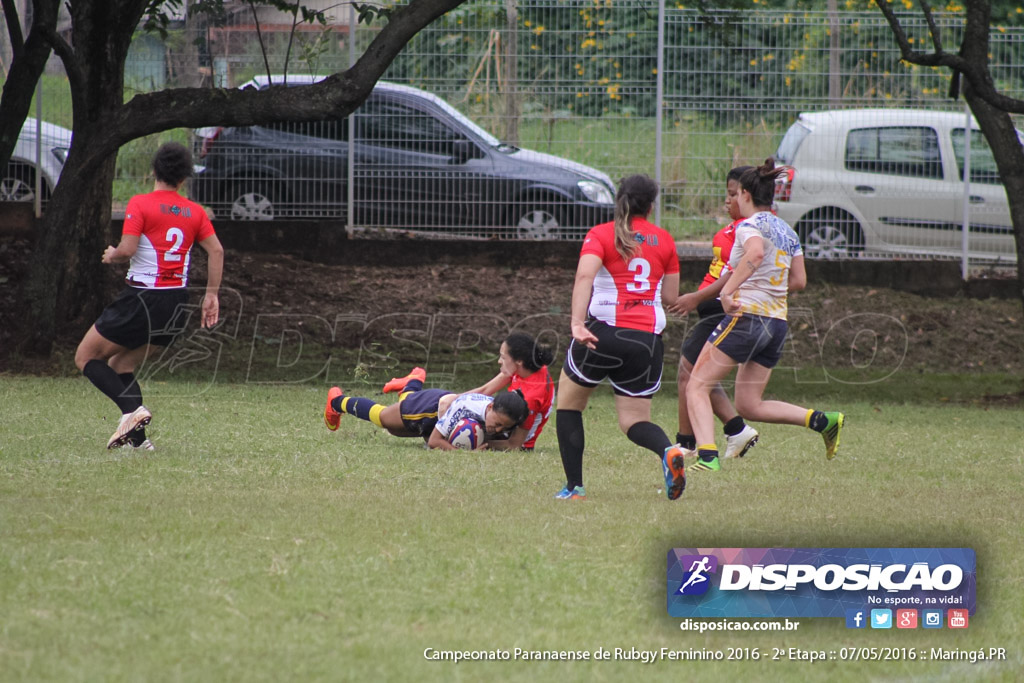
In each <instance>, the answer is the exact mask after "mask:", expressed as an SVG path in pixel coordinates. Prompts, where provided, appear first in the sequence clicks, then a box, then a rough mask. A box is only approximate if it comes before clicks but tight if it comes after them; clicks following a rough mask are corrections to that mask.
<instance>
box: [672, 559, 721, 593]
mask: <svg viewBox="0 0 1024 683" xmlns="http://www.w3.org/2000/svg"><path fill="white" fill-rule="evenodd" d="M679 565H680V567H689V569H687V571H686V574H685V575H684V576H683V584H682V585H681V586H679V590H678V591H677V594H678V595H703V594H704V593H707V592H708V588H710V587H711V579H710V577H709V576H708V575H709V574H714V573H715V572H716V571H718V558H717V557H715V556H714V555H684V556H683V557H680V558H679Z"/></svg>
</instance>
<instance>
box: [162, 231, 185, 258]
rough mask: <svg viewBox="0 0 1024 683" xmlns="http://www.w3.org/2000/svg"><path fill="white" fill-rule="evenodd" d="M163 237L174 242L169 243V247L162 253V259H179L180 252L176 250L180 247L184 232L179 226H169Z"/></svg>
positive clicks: (183, 239)
mask: <svg viewBox="0 0 1024 683" xmlns="http://www.w3.org/2000/svg"><path fill="white" fill-rule="evenodd" d="M164 239H166V240H167V241H168V242H173V243H174V244H172V245H171V248H170V249H168V250H167V251H166V252H165V253H164V260H165V261H180V260H181V254H180V253H179V251H178V250H179V249H181V245H182V243H183V242H184V241H185V233H183V232H182V231H181V228H171V229H170V230H168V231H167V235H166V236H165V237H164Z"/></svg>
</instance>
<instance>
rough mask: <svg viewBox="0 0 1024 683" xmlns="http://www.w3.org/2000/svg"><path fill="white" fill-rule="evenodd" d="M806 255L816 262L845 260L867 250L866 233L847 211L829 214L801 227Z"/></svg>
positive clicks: (809, 221)
mask: <svg viewBox="0 0 1024 683" xmlns="http://www.w3.org/2000/svg"><path fill="white" fill-rule="evenodd" d="M796 231H797V234H799V235H800V241H801V242H802V243H803V248H804V255H805V256H807V258H812V259H844V258H854V257H856V256H859V255H860V253H861V252H863V251H864V233H863V231H862V230H861V227H860V223H858V222H857V219H856V218H854V217H853V216H851V215H849V214H848V213H846V212H844V211H825V212H823V213H821V214H819V215H817V216H815V217H812V218H805V219H803V220H801V221H800V222H799V223H798V224H797V229H796Z"/></svg>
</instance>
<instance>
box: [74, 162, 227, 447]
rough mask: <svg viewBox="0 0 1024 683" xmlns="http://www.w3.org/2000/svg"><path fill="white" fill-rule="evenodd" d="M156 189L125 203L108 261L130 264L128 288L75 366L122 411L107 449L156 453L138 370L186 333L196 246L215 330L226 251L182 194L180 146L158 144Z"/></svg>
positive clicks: (205, 317) (186, 171)
mask: <svg viewBox="0 0 1024 683" xmlns="http://www.w3.org/2000/svg"><path fill="white" fill-rule="evenodd" d="M153 174H154V175H155V176H156V182H155V183H154V185H153V191H152V192H150V193H148V194H141V195H136V196H134V197H132V198H131V200H129V202H128V208H127V210H126V212H125V218H124V229H123V232H122V235H121V242H120V243H119V244H118V245H117V246H116V247H114V246H108V247H107V248H106V250H104V252H103V257H102V260H103V263H110V264H112V263H124V262H125V261H128V262H129V263H130V265H129V267H128V276H127V278H126V280H125V282H126V284H127V287H126V288H125V289H124V291H122V292H121V294H120V295H119V296H118V297H117V299H116V300H115V301H114V302H113V303H112V304H110V305H109V306H108V307H107V308H106V309H105V310H104V311H103V313H102V314H100V317H99V318H97V320H96V323H95V324H94V325H93V326H92V327H90V328H89V331H88V332H86V333H85V337H83V339H82V341H81V343H79V345H78V350H77V351H76V352H75V365H77V366H78V369H79V370H81V371H82V373H83V374H84V375H85V376H86V377H87V378H88V379H89V381H90V382H92V383H93V384H94V385H96V388H97V389H99V390H100V391H102V392H103V394H104V395H106V396H107V397H108V398H110V400H112V401H113V402H114V403H116V404H117V406H118V408H120V409H121V420H120V422H119V423H118V427H117V431H115V432H114V434H113V436H111V437H110V439H109V440H108V441H107V448H118V447H120V446H124V445H125V444H130V445H132V446H135V447H141V448H144V449H146V450H153V444H152V443H151V442H150V441H149V440H148V439H147V438H146V431H145V427H146V425H147V424H149V421H150V420H151V419H152V414H151V413H150V412H149V410H147V409H146V407H145V406H143V405H142V390H141V389H140V388H139V383H138V382H137V381H136V379H135V368H136V367H138V365H139V363H141V362H142V361H143V360H145V359H146V357H148V356H149V355H150V354H152V353H154V352H156V351H160V350H162V349H163V347H166V346H168V345H170V344H171V342H173V341H174V339H175V338H176V337H177V336H178V335H180V334H181V332H182V331H183V330H184V328H185V324H186V323H187V321H188V311H187V309H186V305H187V303H188V292H187V291H186V289H185V288H186V286H187V285H188V266H189V256H190V252H191V249H192V245H193V243H198V244H199V246H201V247H202V248H203V249H204V250H205V251H206V253H207V254H208V256H209V265H208V269H207V270H208V273H207V282H206V296H205V297H204V298H203V303H202V320H201V324H202V326H203V327H213V326H214V325H215V324H217V319H218V317H219V314H220V303H219V300H218V292H219V290H220V281H221V275H222V273H223V270H224V249H223V247H221V244H220V240H218V239H217V235H216V234H214V231H213V225H212V224H211V223H210V219H209V217H208V216H207V215H206V211H204V210H203V207H201V206H199V205H198V204H196V203H195V202H192V201H189V200H188V199H186V198H185V197H183V196H181V195H180V194H179V190H180V189H181V187H182V185H184V183H185V181H186V180H187V179H188V178H189V176H191V175H192V155H191V154H190V153H189V151H188V150H187V149H185V147H184V146H183V145H180V144H178V143H176V142H169V143H166V144H164V145H161V146H160V148H159V149H158V150H157V152H156V155H155V156H154V157H153Z"/></svg>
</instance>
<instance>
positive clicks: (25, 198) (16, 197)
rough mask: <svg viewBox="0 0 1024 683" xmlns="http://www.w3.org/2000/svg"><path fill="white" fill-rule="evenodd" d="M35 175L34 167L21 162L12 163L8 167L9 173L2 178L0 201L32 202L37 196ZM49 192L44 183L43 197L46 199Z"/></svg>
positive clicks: (0, 180)
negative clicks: (20, 163)
mask: <svg viewBox="0 0 1024 683" xmlns="http://www.w3.org/2000/svg"><path fill="white" fill-rule="evenodd" d="M35 185H36V184H35V175H34V174H33V172H32V169H30V168H26V167H24V166H21V165H19V164H11V165H9V166H8V167H7V173H6V174H5V175H4V177H3V178H0V201H3V202H30V201H32V200H34V199H35V198H36V188H35ZM46 195H47V192H46V186H45V183H44V186H43V199H46V198H47V197H46Z"/></svg>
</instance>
